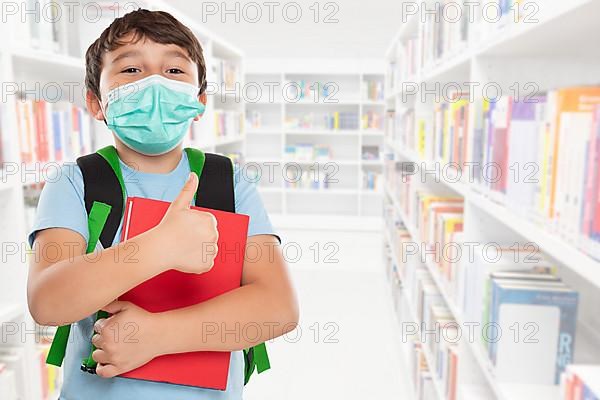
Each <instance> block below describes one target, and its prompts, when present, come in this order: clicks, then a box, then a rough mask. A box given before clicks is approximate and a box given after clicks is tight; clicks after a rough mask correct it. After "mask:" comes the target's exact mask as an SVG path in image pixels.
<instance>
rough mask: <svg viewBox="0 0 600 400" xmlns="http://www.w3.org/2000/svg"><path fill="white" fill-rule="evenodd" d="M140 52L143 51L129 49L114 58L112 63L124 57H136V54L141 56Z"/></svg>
mask: <svg viewBox="0 0 600 400" xmlns="http://www.w3.org/2000/svg"><path fill="white" fill-rule="evenodd" d="M140 54H141V53H140V52H139V51H138V50H129V51H126V52H124V53H121V54H119V55H118V56H116V57H115V58H113V60H112V63H113V64H114V63H116V62H117V61H119V60H122V59H123V58H127V57H136V56H139V55H140Z"/></svg>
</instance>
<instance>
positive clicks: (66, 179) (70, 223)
mask: <svg viewBox="0 0 600 400" xmlns="http://www.w3.org/2000/svg"><path fill="white" fill-rule="evenodd" d="M48 228H66V229H70V230H72V231H75V232H77V233H79V234H81V236H83V237H84V238H85V241H86V243H87V241H88V226H87V212H86V210H85V202H84V200H83V176H82V175H81V170H80V169H79V167H78V166H77V164H74V163H65V164H64V165H63V166H62V167H61V168H60V169H56V170H55V173H49V174H48V176H47V177H46V183H45V185H44V188H43V189H42V193H41V194H40V201H39V203H38V206H37V211H36V215H35V219H34V222H33V226H32V228H31V231H30V233H29V236H28V240H29V245H30V246H33V242H34V241H35V235H36V234H37V232H39V231H41V230H44V229H48Z"/></svg>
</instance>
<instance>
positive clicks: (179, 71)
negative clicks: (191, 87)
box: [167, 68, 184, 74]
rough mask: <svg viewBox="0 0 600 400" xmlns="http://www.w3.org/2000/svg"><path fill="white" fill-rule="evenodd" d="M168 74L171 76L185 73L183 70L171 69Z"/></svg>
mask: <svg viewBox="0 0 600 400" xmlns="http://www.w3.org/2000/svg"><path fill="white" fill-rule="evenodd" d="M167 73H169V74H183V73H184V72H183V71H182V70H180V69H179V68H169V69H168V70H167Z"/></svg>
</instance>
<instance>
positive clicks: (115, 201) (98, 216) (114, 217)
mask: <svg viewBox="0 0 600 400" xmlns="http://www.w3.org/2000/svg"><path fill="white" fill-rule="evenodd" d="M77 164H78V165H79V167H80V169H81V172H82V175H83V178H84V191H85V193H84V198H85V203H86V211H87V213H88V232H89V240H88V244H87V248H86V253H91V252H93V251H94V250H95V249H96V246H97V244H98V242H99V241H100V242H101V243H102V245H103V247H104V248H107V247H110V245H111V244H112V241H113V239H114V236H115V235H116V231H117V229H118V226H119V224H120V221H121V218H122V214H123V208H124V204H125V199H126V194H125V184H124V182H123V177H122V173H121V167H120V165H119V157H118V155H117V150H116V149H115V148H114V147H113V146H108V147H105V148H102V149H100V150H98V151H97V152H96V153H92V154H89V155H87V156H83V157H80V158H78V159H77ZM94 183H102V184H96V185H95V184H94ZM107 185H108V186H110V185H112V186H113V188H112V189H111V188H107V187H106V186H107ZM119 190H120V192H119ZM105 227H106V228H107V229H105ZM107 316H108V313H106V312H104V311H98V313H97V314H96V319H98V318H105V317H107ZM70 332H71V326H70V325H64V326H60V327H58V328H57V330H56V334H55V335H54V339H53V341H52V345H51V346H50V349H49V351H48V356H47V358H46V363H48V364H51V365H55V366H58V367H60V366H61V365H62V363H63V360H64V357H65V354H66V349H67V343H68V339H69V334H70ZM93 350H95V349H94V348H92V351H93ZM92 351H91V352H92ZM91 352H90V357H88V358H87V359H86V360H84V365H86V368H91V367H93V368H94V370H95V364H94V363H90V362H89V360H90V359H91ZM92 361H93V360H92ZM84 365H82V368H83V367H84ZM84 369H85V368H84Z"/></svg>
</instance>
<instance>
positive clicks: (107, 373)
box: [96, 364, 120, 378]
mask: <svg viewBox="0 0 600 400" xmlns="http://www.w3.org/2000/svg"><path fill="white" fill-rule="evenodd" d="M119 374H120V371H119V369H118V368H117V367H115V366H114V365H112V364H98V366H96V375H98V376H99V377H101V378H113V377H115V376H117V375H119Z"/></svg>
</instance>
